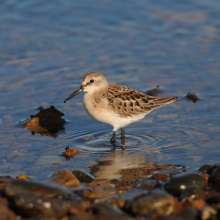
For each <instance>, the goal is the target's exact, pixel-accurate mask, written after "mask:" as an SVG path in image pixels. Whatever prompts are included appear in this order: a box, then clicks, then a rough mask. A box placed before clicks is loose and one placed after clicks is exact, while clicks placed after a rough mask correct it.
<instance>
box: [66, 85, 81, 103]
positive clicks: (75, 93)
mask: <svg viewBox="0 0 220 220" xmlns="http://www.w3.org/2000/svg"><path fill="white" fill-rule="evenodd" d="M81 92H83V86H82V85H81V86H80V87H79V88H78V89H77V90H76V91H75V92H73V93H72V94H71V95H70V96H69V97H68V98H67V99H66V100H65V101H64V103H66V102H68V101H69V100H70V99H71V98H73V97H74V96H76V95H78V94H79V93H81Z"/></svg>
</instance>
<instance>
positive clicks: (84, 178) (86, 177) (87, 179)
mask: <svg viewBox="0 0 220 220" xmlns="http://www.w3.org/2000/svg"><path fill="white" fill-rule="evenodd" d="M72 173H73V174H74V175H75V176H76V177H77V179H78V180H79V181H80V182H81V183H91V182H92V181H93V180H95V179H94V177H93V176H92V175H90V174H88V173H86V172H84V171H83V170H74V171H73V172H72Z"/></svg>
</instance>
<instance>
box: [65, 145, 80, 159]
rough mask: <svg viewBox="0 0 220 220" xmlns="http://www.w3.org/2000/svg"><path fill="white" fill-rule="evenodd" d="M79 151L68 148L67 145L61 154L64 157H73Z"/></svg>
mask: <svg viewBox="0 0 220 220" xmlns="http://www.w3.org/2000/svg"><path fill="white" fill-rule="evenodd" d="M78 152H79V151H78V150H77V149H70V148H69V147H66V151H65V152H63V155H64V156H65V157H66V158H70V157H73V156H74V155H75V154H77V153H78Z"/></svg>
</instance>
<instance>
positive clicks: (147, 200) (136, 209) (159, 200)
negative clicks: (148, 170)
mask: <svg viewBox="0 0 220 220" xmlns="http://www.w3.org/2000/svg"><path fill="white" fill-rule="evenodd" d="M126 210H127V211H128V212H130V213H131V214H132V215H135V216H138V215H145V214H147V213H148V212H149V211H153V210H157V214H158V216H169V215H170V214H172V213H174V212H176V211H177V209H176V199H175V198H174V197H173V196H172V195H170V194H168V193H166V192H164V191H156V192H152V193H150V194H147V193H145V194H141V195H138V196H136V197H135V198H134V199H132V200H131V201H130V202H128V204H127V205H126Z"/></svg>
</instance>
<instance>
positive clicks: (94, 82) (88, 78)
mask: <svg viewBox="0 0 220 220" xmlns="http://www.w3.org/2000/svg"><path fill="white" fill-rule="evenodd" d="M82 86H83V91H84V92H94V91H96V90H100V89H102V88H106V87H108V82H107V80H106V79H105V77H104V76H103V75H102V74H101V73H98V72H90V73H87V74H86V75H85V76H84V77H83V80H82Z"/></svg>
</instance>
